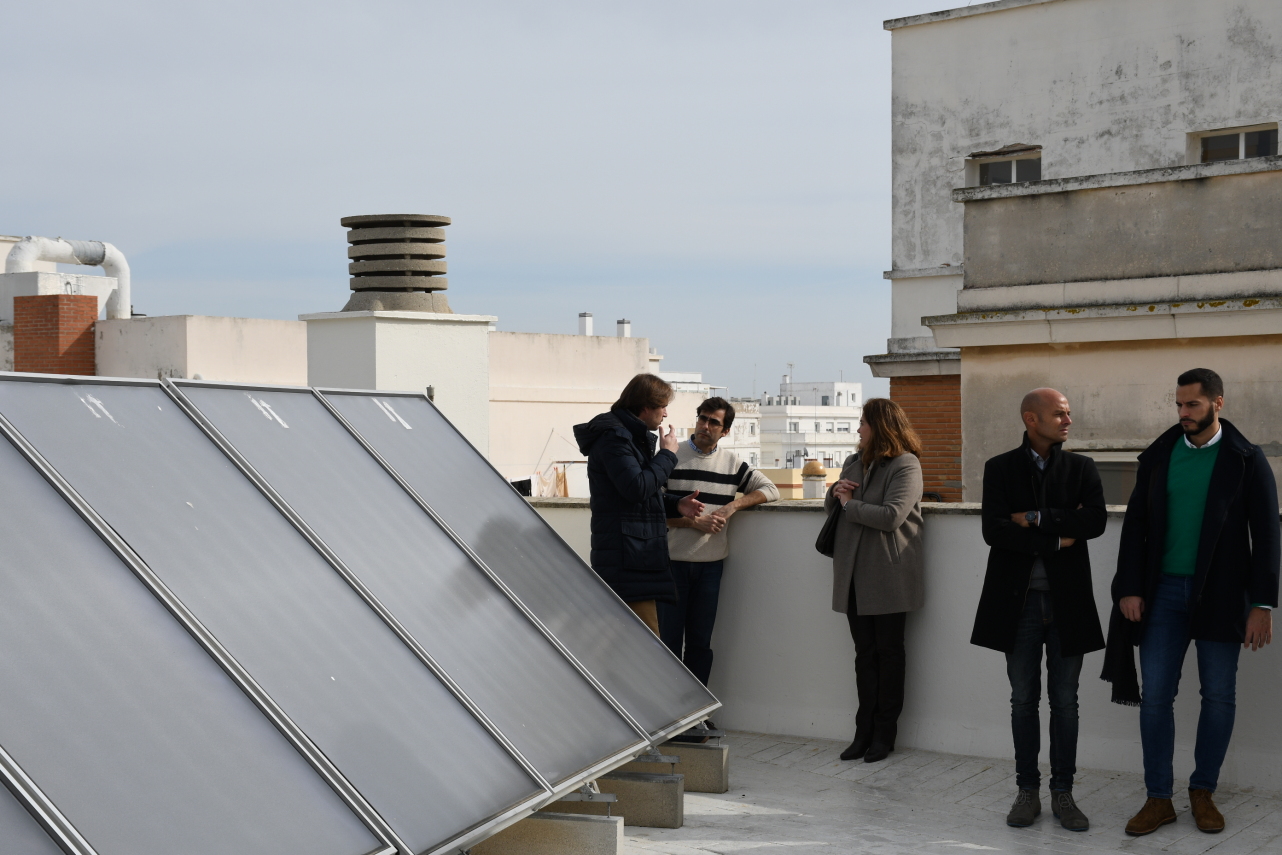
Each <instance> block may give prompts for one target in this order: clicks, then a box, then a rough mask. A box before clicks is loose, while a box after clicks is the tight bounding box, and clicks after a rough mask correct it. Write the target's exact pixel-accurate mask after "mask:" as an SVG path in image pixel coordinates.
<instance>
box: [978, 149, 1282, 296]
mask: <svg viewBox="0 0 1282 855" xmlns="http://www.w3.org/2000/svg"><path fill="white" fill-rule="evenodd" d="M1261 160H1262V161H1269V162H1271V163H1272V162H1274V161H1276V163H1273V169H1272V170H1271V171H1267V172H1253V173H1244V174H1236V175H1218V176H1215V177H1209V178H1194V179H1188V180H1170V181H1162V182H1158V183H1146V184H1132V185H1125V186H1110V187H1099V188H1086V189H1080V190H1068V191H1064V192H1058V193H1044V194H1042V193H1037V194H1033V193H1029V194H1027V195H1011V196H1008V197H1005V198H990V199H977V200H974V201H969V202H966V203H965V204H966V215H965V226H964V229H965V258H966V261H965V288H966V289H967V290H969V289H972V288H992V287H1002V286H1013V285H1039V284H1044V283H1063V282H1085V281H1098V280H1116V279H1143V278H1146V277H1154V276H1189V275H1195V274H1207V273H1227V272H1237V271H1246V270H1269V269H1274V268H1279V267H1282V242H1279V241H1278V240H1276V239H1275V237H1274V235H1273V233H1274V231H1275V230H1276V226H1275V225H1274V224H1276V223H1277V222H1278V220H1279V219H1282V158H1273V157H1270V158H1261ZM1186 168H1190V169H1191V168H1192V167H1186ZM1174 171H1175V170H1172V172H1174ZM1030 186H1031V187H1035V186H1036V185H1030ZM985 189H986V188H985ZM1131 299H1132V298H1131V297H1130V295H1128V294H1126V293H1121V292H1120V289H1119V293H1118V294H1117V295H1116V299H1115V300H1112V301H1111V302H1117V303H1123V302H1128V301H1129V300H1131Z"/></svg>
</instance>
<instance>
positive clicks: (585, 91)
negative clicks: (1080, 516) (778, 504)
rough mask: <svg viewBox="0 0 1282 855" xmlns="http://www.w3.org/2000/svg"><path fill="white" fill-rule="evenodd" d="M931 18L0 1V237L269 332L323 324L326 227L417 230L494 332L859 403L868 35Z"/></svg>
mask: <svg viewBox="0 0 1282 855" xmlns="http://www.w3.org/2000/svg"><path fill="white" fill-rule="evenodd" d="M946 5H947V4H939V3H936V4H931V3H929V2H927V0H913V2H906V0H886V2H869V0H846V2H821V0H816V2H805V0H798V2H792V3H778V2H773V3H765V2H755V0H733V2H731V1H730V0H716V2H697V0H685V2H667V0H659V1H658V2H656V1H655V0H651V2H647V3H628V4H625V3H617V2H614V3H611V2H601V0H588V2H559V0H557V2H541V3H535V2H487V0H470V2H466V3H442V2H424V0H419V2H388V0H375V2H362V3H353V2H350V0H349V2H344V3H334V2H306V3H302V2H298V3H293V2H276V0H259V2H252V3H251V2H241V0H231V2H223V3H219V4H217V5H213V4H209V5H204V6H196V5H193V4H175V3H161V2H142V0H133V2H131V0H119V1H118V2H113V3H111V4H102V3H88V2H86V3H66V2H56V0H54V2H50V0H45V2H42V3H39V4H36V3H25V4H21V5H15V6H13V7H10V8H9V9H7V10H6V13H5V16H4V19H3V29H4V31H5V33H6V48H5V50H4V51H3V52H2V53H0V68H2V69H3V74H4V79H5V80H6V81H7V82H8V84H9V86H7V87H6V89H7V90H8V92H7V95H6V97H5V99H4V101H5V114H6V119H5V122H4V133H3V139H4V149H3V150H4V163H5V166H6V168H5V170H4V181H3V182H2V183H0V233H8V234H44V235H62V236H65V237H71V238H81V239H97V240H107V241H111V242H112V243H114V244H116V245H117V246H118V247H120V249H121V250H122V251H123V252H124V253H125V254H126V255H127V256H128V258H129V260H130V264H131V266H132V269H133V290H134V305H135V307H136V309H137V311H140V312H145V313H147V314H150V315H162V314H212V315H239V316H256V317H274V318H292V317H295V316H296V315H298V314H299V313H300V312H311V311H326V310H336V309H338V308H340V307H341V306H342V305H343V303H344V302H345V301H346V299H347V296H348V294H349V291H348V288H347V275H346V266H345V265H346V257H345V253H346V243H345V241H344V239H343V234H344V233H343V229H342V228H341V227H340V226H339V224H338V220H339V218H340V217H343V216H348V215H354V214H374V213H388V212H398V213H399V212H413V213H432V214H446V215H448V216H451V217H453V218H454V225H453V226H451V227H450V229H449V232H448V234H449V240H448V244H447V246H448V252H449V264H450V274H449V279H450V290H449V296H450V302H451V305H452V306H453V307H454V309H455V311H458V312H468V313H483V314H493V315H497V316H498V317H499V328H500V329H506V330H521V331H539V332H573V331H574V330H575V324H576V318H577V315H578V313H579V312H581V311H590V312H593V313H594V314H595V316H596V320H597V331H598V332H607V333H612V332H613V326H614V321H615V319H616V318H620V317H627V318H629V319H631V320H632V323H633V332H634V334H635V335H638V336H648V337H650V338H651V340H652V344H653V345H654V346H656V347H657V348H658V349H659V351H660V352H661V353H663V354H664V355H665V356H666V357H667V358H666V359H665V361H664V368H665V369H667V370H689V371H694V370H702V371H703V372H704V377H705V379H706V380H708V381H709V382H712V383H715V384H718V385H727V386H729V387H730V390H731V392H732V393H733V394H735V395H748V394H751V393H752V392H753V391H754V382H755V391H756V392H757V393H760V392H762V391H763V390H765V389H768V388H773V387H774V385H775V384H777V383H778V381H779V376H780V375H781V374H782V373H783V372H784V371H786V370H787V369H786V363H787V362H789V361H791V362H795V363H796V374H797V376H798V379H801V380H827V379H836V378H837V377H838V376H839V375H841V374H843V373H844V376H845V378H846V379H859V380H865V381H868V380H869V379H870V375H869V374H868V372H867V369H866V367H865V366H864V365H863V362H862V359H861V357H862V356H863V354H865V353H878V352H882V351H883V350H884V349H885V339H886V338H887V336H888V335H889V329H890V289H889V283H888V282H886V281H885V280H883V279H882V278H881V271H883V270H885V269H887V268H889V266H890V236H889V217H890V34H889V33H887V32H885V31H884V30H883V29H882V28H881V22H882V20H883V19H886V18H893V17H899V16H902V15H907V14H915V13H919V12H928V11H933V10H934V9H936V8H937V7H938V8H945V7H946ZM17 34H21V37H20V38H19V37H18V36H17ZM885 389H886V386H885V381H880V380H874V381H872V382H870V383H869V382H866V383H865V390H866V393H867V394H875V393H884V391H885Z"/></svg>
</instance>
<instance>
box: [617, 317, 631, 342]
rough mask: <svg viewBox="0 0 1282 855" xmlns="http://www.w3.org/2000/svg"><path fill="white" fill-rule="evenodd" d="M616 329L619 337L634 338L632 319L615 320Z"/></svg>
mask: <svg viewBox="0 0 1282 855" xmlns="http://www.w3.org/2000/svg"><path fill="white" fill-rule="evenodd" d="M614 329H615V334H616V335H617V336H618V337H619V338H632V321H630V320H628V319H627V318H623V319H622V320H618V321H615V325H614Z"/></svg>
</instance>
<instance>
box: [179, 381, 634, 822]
mask: <svg viewBox="0 0 1282 855" xmlns="http://www.w3.org/2000/svg"><path fill="white" fill-rule="evenodd" d="M162 385H163V387H164V389H165V391H166V392H168V393H169V397H170V398H171V399H172V400H173V401H174V403H175V404H176V405H177V406H178V407H179V409H180V410H182V411H183V413H184V414H186V415H187V416H188V418H190V419H191V420H192V421H193V422H194V423H195V424H196V426H197V427H199V428H200V430H201V431H203V432H204V433H205V435H206V436H208V437H209V439H210V441H212V442H213V443H214V444H215V445H217V446H218V448H219V449H220V450H221V451H222V452H223V454H224V455H226V457H227V458H228V459H229V460H230V461H231V462H232V464H233V465H235V466H236V467H237V468H238V469H240V470H241V472H242V473H243V474H244V475H245V477H246V478H248V479H249V480H250V481H251V482H252V483H253V484H254V486H255V487H257V488H258V490H259V491H260V492H261V493H262V494H263V495H264V496H265V497H266V498H267V500H268V501H269V502H271V503H272V504H273V505H274V506H275V507H276V509H277V510H278V511H279V512H280V513H281V514H282V515H283V516H284V517H285V518H286V519H288V520H289V521H290V523H291V524H293V526H294V527H295V528H296V529H297V530H298V531H299V533H300V534H302V535H303V537H304V538H306V539H307V541H308V542H309V543H310V544H311V545H312V546H313V548H315V549H316V551H317V552H319V553H320V554H321V555H322V556H324V558H325V560H326V561H327V562H329V564H330V565H331V566H332V567H333V568H334V570H335V571H336V572H338V573H339V574H340V575H341V576H342V577H343V579H344V580H345V581H347V583H348V584H349V585H351V587H352V588H353V590H355V591H356V593H357V594H358V595H359V596H360V597H361V598H362V599H363V600H365V602H366V603H367V604H368V605H369V607H370V608H371V609H373V610H374V611H375V613H377V614H378V616H379V617H380V618H381V619H382V620H383V621H384V623H386V624H387V626H388V627H389V628H390V629H391V630H392V631H393V632H394V633H396V635H397V637H398V638H400V639H401V641H402V642H403V643H404V644H405V645H406V646H407V647H409V648H410V650H411V651H413V652H414V655H415V656H417V657H418V658H419V659H420V660H421V661H422V662H423V664H424V665H426V666H427V667H428V668H429V669H430V670H431V671H432V672H433V673H434V674H436V675H437V677H438V678H439V679H440V680H441V682H442V683H443V684H445V686H446V687H447V688H448V689H449V690H450V692H451V693H453V694H454V696H455V697H456V698H457V699H458V701H459V703H461V704H463V705H464V706H465V707H466V708H467V710H468V711H469V712H470V713H472V715H473V716H474V717H475V718H476V719H477V721H478V722H480V723H481V725H482V726H483V727H485V729H486V730H487V731H488V732H489V733H490V734H491V736H493V737H494V738H495V740H496V741H498V742H499V743H500V744H501V745H502V746H503V747H504V748H505V749H506V750H507V751H508V752H509V753H510V754H511V755H512V756H513V757H514V758H515V759H516V760H517V762H519V763H520V764H521V766H522V768H524V769H525V771H526V772H527V774H529V775H530V776H531V777H533V778H534V780H535V781H536V782H538V783H539V784H540V785H541V786H542V787H543V788H544V790H545V791H546V796H545V798H544V799H543V800H542V804H540V805H539V807H542V806H543V804H547V803H551V802H553V801H556V800H557V799H559V798H560V797H561V796H563V795H565V794H566V793H568V792H572V791H573V790H575V789H578V788H579V787H580V786H582V785H583V783H584V782H585V781H587V780H591V779H592V778H595V777H597V776H598V775H600V774H602V773H604V772H608V771H610V770H611V769H614V768H616V767H618V766H619V765H620V764H622V763H625V762H627V761H628V760H630V759H632V758H634V757H636V756H637V755H638V754H640V753H641V752H642V751H644V750H645V749H646V747H647V745H649V743H650V738H649V735H648V734H646V732H645V730H644V729H642V728H641V726H640V725H638V724H637V722H636V721H635V720H634V719H633V718H632V717H631V716H630V715H628V714H627V711H626V710H624V709H623V708H622V707H621V706H620V705H619V703H618V702H617V701H616V700H615V699H614V698H613V697H612V696H611V695H610V694H609V693H608V692H606V691H605V690H604V688H603V687H602V686H601V685H600V684H599V682H598V681H597V680H596V678H595V677H593V676H592V675H591V674H590V673H589V672H588V671H587V669H585V668H584V667H583V666H582V664H581V663H580V662H579V661H578V660H577V659H575V658H574V657H573V656H572V655H571V654H570V653H569V651H568V650H566V649H565V647H564V645H562V644H561V643H560V641H559V639H557V638H556V637H555V636H553V635H552V634H551V632H550V631H548V629H547V627H546V626H544V625H543V623H542V622H541V621H539V620H538V619H537V618H536V617H534V615H532V614H531V613H530V612H529V610H528V609H527V608H526V607H525V604H524V603H522V602H521V601H520V600H519V599H518V598H517V597H516V596H515V595H514V594H513V593H512V591H511V590H510V589H508V587H507V586H506V585H504V584H503V583H502V581H501V580H499V579H498V578H497V577H495V576H494V574H493V572H492V571H490V569H489V568H488V567H486V566H485V564H484V562H482V561H481V560H480V559H479V558H478V557H477V556H476V554H475V553H474V552H472V550H471V548H470V547H468V545H467V544H466V543H464V542H463V541H462V540H461V539H460V538H459V537H458V536H457V535H456V534H454V532H453V531H452V530H451V529H450V528H449V526H447V525H446V524H445V523H444V521H443V520H441V519H440V518H439V517H438V516H437V515H436V513H435V511H432V510H431V509H430V508H429V507H427V506H426V503H424V502H423V501H422V500H421V499H420V498H419V497H417V496H416V494H415V493H414V492H413V491H412V490H410V489H408V485H407V484H405V482H404V481H403V479H401V478H400V477H399V476H398V475H397V474H396V473H395V472H394V471H392V470H391V469H389V468H388V467H387V465H386V462H385V461H383V460H381V459H380V458H379V457H378V456H377V455H376V454H374V453H373V452H372V450H371V449H370V447H369V445H368V444H367V443H365V442H364V441H363V440H362V439H361V437H360V436H359V435H358V434H356V433H355V432H354V431H353V430H352V429H351V427H350V426H349V425H348V424H347V423H346V421H345V420H343V418H342V417H341V416H340V415H339V414H338V413H337V412H335V411H334V409H333V407H332V406H331V405H330V404H329V402H328V401H326V400H325V399H324V398H323V397H322V396H321V395H319V394H317V392H316V390H314V389H308V387H305V386H281V385H270V384H263V383H231V382H217V381H208V380H177V381H175V380H170V379H168V378H166V379H165V380H164V381H163V384H162ZM184 386H191V387H202V388H216V389H237V390H259V391H279V392H289V393H291V394H302V393H303V392H305V391H307V392H310V394H311V395H312V397H313V398H315V399H316V400H317V401H319V402H320V404H321V406H322V407H323V408H324V409H325V411H326V412H328V413H330V414H331V415H333V416H334V417H335V418H337V419H338V421H339V423H340V424H341V425H342V426H343V427H344V428H345V429H346V430H348V431H349V433H351V434H352V436H353V437H354V439H355V440H356V442H357V443H358V444H359V445H360V446H361V448H362V449H364V450H365V451H367V452H370V453H371V454H372V455H373V456H374V458H375V460H376V461H377V462H378V463H379V465H380V466H382V467H383V468H384V469H385V470H386V471H387V472H388V473H389V474H390V475H391V477H392V478H393V480H394V481H395V482H396V483H397V484H398V485H399V486H400V487H402V488H404V489H406V492H407V493H409V495H410V497H411V498H412V499H414V501H415V503H416V504H418V505H419V507H420V508H422V509H423V510H424V511H425V512H426V513H427V515H428V516H429V517H430V518H431V519H432V520H433V521H434V522H435V523H436V524H437V525H439V526H440V527H441V529H442V530H443V531H444V532H445V534H446V535H447V536H448V537H449V538H450V540H451V541H452V542H453V543H454V544H455V545H456V546H458V547H459V548H460V549H461V550H462V551H463V553H464V554H465V555H466V556H467V558H468V559H469V560H471V561H472V562H473V563H474V564H475V565H476V566H477V568H478V569H480V570H481V571H482V573H483V575H484V576H485V577H486V578H487V579H488V580H489V581H490V582H491V583H493V584H494V585H495V587H497V588H498V590H499V591H500V592H501V593H502V594H503V595H504V596H506V597H507V598H508V599H509V600H511V602H512V603H513V604H514V605H515V606H516V607H517V608H518V609H519V610H520V611H521V612H522V613H523V614H524V615H525V616H526V617H527V618H528V619H529V620H530V621H531V623H532V624H533V625H534V627H535V628H536V629H537V630H538V631H539V632H540V633H541V634H542V635H543V636H544V637H545V638H547V639H548V641H549V642H550V643H551V644H552V645H553V647H554V648H555V649H556V650H557V651H558V652H560V653H561V654H562V655H563V656H564V657H565V658H566V659H567V661H568V662H569V663H570V664H571V666H573V668H574V670H575V671H577V672H578V673H579V675H580V676H582V677H583V678H584V679H585V680H586V681H587V682H588V683H589V685H591V686H592V687H593V688H594V689H596V691H597V692H598V693H600V694H601V695H602V696H603V697H604V699H605V700H606V701H607V702H608V703H609V704H610V707H611V708H612V709H613V710H614V711H615V712H616V713H618V714H619V715H620V716H621V717H622V718H623V719H624V721H626V722H627V723H628V725H629V726H630V727H632V729H633V730H634V731H635V732H636V734H637V736H638V741H637V742H635V743H630V744H629V745H628V746H627V747H626V748H624V749H621V750H619V751H616V752H615V753H614V754H612V755H610V756H608V757H606V758H604V759H603V760H600V761H598V762H597V763H595V764H593V765H591V766H589V767H586V768H584V769H581V770H579V771H578V772H577V773H575V774H574V775H572V776H571V777H569V778H567V779H566V780H565V781H563V782H562V783H561V784H559V785H554V784H552V783H551V782H549V781H548V780H547V779H546V778H545V777H544V776H543V775H542V774H541V773H539V771H538V770H537V769H536V768H535V767H534V765H533V764H532V763H530V761H529V760H527V759H526V758H525V756H524V755H523V754H522V753H521V752H520V750H518V749H517V748H516V746H515V745H513V744H512V742H511V740H509V739H508V738H507V736H506V735H504V734H503V732H502V730H501V729H500V728H499V727H498V726H497V725H496V724H495V723H494V722H493V721H491V720H490V718H489V717H488V716H487V715H486V714H485V711H484V710H483V709H481V707H480V706H479V705H478V704H476V703H475V702H474V701H473V700H472V699H471V698H470V697H469V696H468V695H467V693H466V692H465V691H464V690H463V688H462V687H461V686H459V685H458V684H457V683H456V682H455V681H454V679H453V678H452V677H450V675H449V674H448V672H447V671H446V670H445V669H444V668H443V667H442V666H441V665H440V664H439V663H437V661H436V659H435V658H434V657H433V656H432V655H431V653H430V652H428V650H427V649H426V648H425V647H424V646H423V645H422V644H421V643H420V642H419V641H418V640H417V639H416V638H415V637H414V635H413V634H412V633H411V632H410V631H409V630H408V629H407V628H406V627H405V626H404V625H403V624H402V623H401V622H400V621H399V620H398V619H397V617H396V615H395V614H394V613H393V612H392V611H391V609H389V608H388V607H387V606H386V605H384V604H383V603H382V601H380V600H379V598H378V596H377V595H376V594H375V593H374V592H373V591H372V590H370V589H369V587H368V586H367V585H366V584H365V583H364V582H363V581H362V580H361V579H360V577H359V576H358V575H357V574H356V573H355V572H354V571H352V570H351V569H350V568H348V566H347V565H346V563H345V562H344V561H343V559H342V558H341V557H339V555H338V554H337V553H336V552H334V550H333V549H331V548H330V547H329V545H328V544H326V543H325V541H324V540H323V539H322V538H321V537H320V535H319V534H317V533H316V531H314V530H313V529H312V528H311V526H310V525H309V524H308V523H307V521H306V519H304V518H303V516H302V515H301V514H299V513H298V512H297V511H295V510H294V509H293V508H292V507H291V506H290V504H289V502H287V501H286V500H285V498H284V496H282V495H281V494H280V493H279V492H277V490H276V489H275V488H274V487H273V486H272V485H271V482H270V481H269V480H268V479H267V478H266V477H264V476H263V475H262V474H261V473H260V472H259V471H258V470H257V469H256V468H255V467H254V465H253V464H252V463H250V462H249V460H248V458H246V457H245V456H244V455H243V454H242V453H241V452H240V450H239V449H237V448H236V446H235V444H233V443H232V442H231V440H229V439H228V438H227V437H226V436H225V435H224V434H223V433H222V432H221V431H220V430H219V429H218V428H217V427H216V426H215V425H214V424H213V422H212V421H211V420H210V419H209V418H208V417H206V416H205V414H204V413H203V412H201V411H200V408H199V407H198V406H197V405H196V404H195V402H194V401H191V400H190V399H188V398H187V397H186V396H185V395H184V394H183V392H182V388H183V387H184ZM530 812H532V810H530V811H526V813H525V814H523V815H528V813H530ZM500 820H502V821H504V822H507V823H509V824H510V821H511V820H510V819H508V818H507V817H506V816H501V817H499V818H496V820H495V821H494V822H495V823H498V822H499V821H500ZM486 827H487V828H488V825H487V826H486ZM501 827H502V825H501V824H499V825H497V826H496V827H495V828H493V829H492V831H497V830H499V829H500V828H501ZM492 831H491V832H487V833H492Z"/></svg>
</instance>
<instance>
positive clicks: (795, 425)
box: [788, 422, 801, 433]
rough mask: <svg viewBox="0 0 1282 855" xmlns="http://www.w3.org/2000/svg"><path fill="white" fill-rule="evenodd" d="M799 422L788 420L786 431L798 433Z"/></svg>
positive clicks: (799, 428) (799, 430)
mask: <svg viewBox="0 0 1282 855" xmlns="http://www.w3.org/2000/svg"><path fill="white" fill-rule="evenodd" d="M800 432H801V422H788V433H800Z"/></svg>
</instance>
